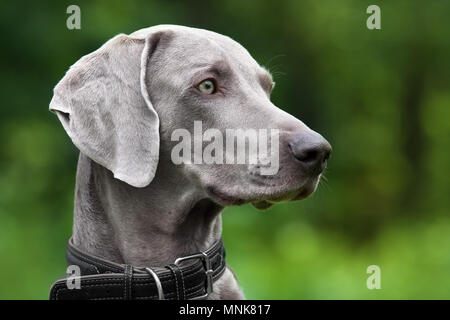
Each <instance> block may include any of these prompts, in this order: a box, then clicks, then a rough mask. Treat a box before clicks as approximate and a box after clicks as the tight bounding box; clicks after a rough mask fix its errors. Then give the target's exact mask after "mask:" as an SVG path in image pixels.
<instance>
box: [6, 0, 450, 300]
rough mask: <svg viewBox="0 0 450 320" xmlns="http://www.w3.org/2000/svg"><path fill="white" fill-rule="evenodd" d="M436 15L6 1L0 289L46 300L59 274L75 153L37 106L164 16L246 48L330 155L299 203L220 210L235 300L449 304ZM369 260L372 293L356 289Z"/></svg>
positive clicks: (440, 37)
mask: <svg viewBox="0 0 450 320" xmlns="http://www.w3.org/2000/svg"><path fill="white" fill-rule="evenodd" d="M70 4H78V5H79V6H80V7H81V27H82V29H81V30H68V29H67V28H66V19H67V17H68V14H66V8H67V6H68V5H70ZM371 4H377V5H379V6H380V7H381V26H382V29H381V30H368V29H367V28H366V19H367V17H368V16H369V15H368V14H366V8H367V7H368V6H369V5H371ZM449 14H450V2H449V1H444V0H442V1H439V0H434V1H433V0H432V1H428V2H425V1H419V0H415V1H413V0H396V1H375V0H373V1H365V0H352V1H350V0H349V1H335V0H322V1H317V0H316V1H315V0H307V1H298V0H297V1H265V2H263V1H238V0H234V1H208V2H205V1H198V2H190V3H188V2H187V1H137V0H136V1H86V2H76V1H70V2H69V1H29V2H20V1H18V2H13V1H10V2H5V1H4V2H3V3H2V5H1V9H0V31H1V34H2V36H3V41H2V50H0V57H1V59H0V65H1V79H0V81H1V82H0V88H1V89H0V90H1V93H2V102H1V108H0V134H1V136H0V139H1V140H0V141H1V146H2V147H1V148H0V298H3V299H24V298H25V299H35V298H36V299H46V298H47V297H48V290H49V286H50V284H51V283H52V281H54V280H55V279H56V278H57V277H59V276H61V275H62V274H63V273H64V270H65V260H64V250H65V245H66V240H67V239H68V237H69V236H70V234H71V224H72V209H73V193H74V183H75V180H74V179H75V169H76V161H77V150H76V148H75V147H74V146H73V145H72V143H71V142H70V139H69V138H68V137H67V136H66V134H65V132H64V131H63V129H62V127H61V126H60V124H59V121H58V120H57V118H56V117H55V116H54V115H53V114H51V113H50V112H48V104H49V101H50V99H51V97H52V89H53V86H54V85H55V84H56V83H57V81H59V79H61V78H62V76H63V75H64V73H65V71H66V70H67V69H68V67H69V66H70V65H71V64H73V63H74V62H75V61H76V60H78V59H79V58H80V57H81V56H83V55H85V54H87V53H90V52H91V51H93V50H95V49H97V48H98V47H99V46H100V45H101V44H102V43H104V42H105V41H106V40H108V39H109V38H111V37H113V36H114V35H116V34H117V33H131V32H133V31H135V30H137V29H140V28H143V27H147V26H152V25H156V24H161V23H170V24H182V25H188V26H194V27H200V28H206V29H210V30H213V31H216V32H219V33H223V34H226V35H229V36H231V37H232V38H234V39H235V40H237V41H238V42H240V43H241V44H242V45H244V46H245V47H246V48H247V49H248V50H249V51H250V53H251V54H252V55H253V56H254V57H255V59H256V60H257V61H258V62H260V63H261V64H262V65H264V66H266V67H267V68H268V69H269V70H271V71H272V73H273V75H274V78H275V81H276V82H277V86H276V88H275V90H274V92H273V95H272V101H273V102H274V103H275V104H276V105H278V106H280V107H281V108H283V109H285V110H287V111H288V112H290V113H292V114H294V115H295V116H297V117H298V118H300V119H302V120H303V121H304V122H305V123H307V124H308V125H309V126H310V127H312V128H313V129H315V130H316V131H319V132H320V133H322V134H323V135H324V136H325V137H326V138H327V139H328V140H329V141H330V142H331V144H332V145H333V148H334V151H333V155H332V157H331V159H330V161H329V169H328V170H327V172H326V177H327V181H322V183H321V185H320V186H319V189H318V191H317V192H316V193H315V194H314V195H313V196H312V197H310V198H308V199H307V200H304V201H301V202H298V203H289V204H279V205H276V206H274V207H272V208H271V209H269V210H267V211H265V212H258V211H257V210H256V209H254V208H253V207H251V206H247V205H246V206H242V207H230V208H227V209H226V210H225V212H224V214H223V218H224V242H225V244H226V247H227V250H228V262H229V264H230V265H231V266H232V267H233V269H234V270H235V272H236V273H237V275H238V279H239V281H240V283H241V284H242V286H243V289H244V292H245V294H246V296H247V297H248V298H258V299H265V298H273V299H320V298H326V299H355V298H361V299H393V298H406V299H419V298H420V299H422V298H423V299H431V298H437V299H443V298H446V299H449V298H450V274H449V273H450V216H449V209H450V197H449V189H450V172H449V169H448V165H449V163H450V150H449V146H450V141H449V140H450V90H449V77H450V66H449V58H450V20H449ZM373 264H375V265H378V266H380V268H381V287H382V289H381V290H368V289H367V287H366V279H367V277H368V276H369V275H368V274H366V268H367V267H368V266H369V265H373Z"/></svg>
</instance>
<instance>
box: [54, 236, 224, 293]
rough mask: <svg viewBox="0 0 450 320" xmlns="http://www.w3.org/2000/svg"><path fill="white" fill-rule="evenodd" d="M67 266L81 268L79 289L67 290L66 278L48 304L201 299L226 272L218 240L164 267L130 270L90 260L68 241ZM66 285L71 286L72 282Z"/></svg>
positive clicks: (87, 255) (105, 261)
mask: <svg viewBox="0 0 450 320" xmlns="http://www.w3.org/2000/svg"><path fill="white" fill-rule="evenodd" d="M66 258H67V262H68V265H76V266H78V267H79V268H80V271H81V276H80V278H79V279H80V286H79V288H78V289H77V288H73V289H69V286H68V285H67V280H68V278H63V279H60V280H57V281H56V282H55V283H54V284H53V285H52V287H51V289H50V299H51V300H66V299H88V300H128V299H138V300H154V299H179V300H183V299H202V298H206V297H207V296H208V295H209V294H210V293H211V292H212V290H213V282H214V281H215V280H217V279H218V278H219V277H220V276H221V275H222V273H223V272H224V271H225V267H226V264H225V248H224V247H223V244H222V240H219V241H218V242H216V243H215V244H214V245H212V246H211V248H209V249H208V250H206V251H205V252H199V253H196V254H192V255H188V256H185V257H181V258H178V259H176V260H175V262H174V263H173V264H169V265H167V266H165V267H152V268H145V267H133V266H131V265H122V264H117V263H114V262H111V261H107V260H104V259H101V258H99V257H95V256H92V255H90V254H87V253H85V252H82V251H81V250H79V249H77V248H76V247H75V246H74V245H73V243H72V239H70V240H69V244H68V246H67V254H66ZM69 281H71V283H72V282H73V278H72V279H71V280H70V279H69Z"/></svg>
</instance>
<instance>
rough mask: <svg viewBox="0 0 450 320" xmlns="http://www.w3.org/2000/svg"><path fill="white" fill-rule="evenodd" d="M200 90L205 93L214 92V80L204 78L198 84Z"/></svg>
mask: <svg viewBox="0 0 450 320" xmlns="http://www.w3.org/2000/svg"><path fill="white" fill-rule="evenodd" d="M197 88H198V90H200V91H201V92H203V93H205V94H213V93H214V92H216V86H215V84H214V82H213V81H212V80H204V81H202V82H201V83H200V84H199V85H198V86H197Z"/></svg>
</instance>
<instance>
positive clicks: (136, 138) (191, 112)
mask: <svg viewBox="0 0 450 320" xmlns="http://www.w3.org/2000/svg"><path fill="white" fill-rule="evenodd" d="M273 87H274V82H273V80H272V77H271V75H270V74H269V72H268V71H267V70H266V69H264V68H263V67H261V66H260V65H259V64H258V63H257V62H256V61H255V60H254V59H253V58H252V57H251V55H250V54H249V53H248V51H247V50H246V49H245V48H244V47H243V46H241V45H240V44H239V43H237V42H236V41H234V40H232V39H231V38H229V37H227V36H224V35H220V34H217V33H215V32H212V31H207V30H202V29H196V28H190V27H183V26H175V25H159V26H154V27H150V28H145V29H141V30H139V31H136V32H134V33H132V34H130V35H125V34H120V35H117V36H115V37H114V38H112V39H110V40H109V41H107V42H106V43H105V44H104V45H103V46H101V47H100V48H99V49H98V50H96V51H94V52H92V53H90V54H88V55H86V56H84V57H82V58H81V59H80V60H79V61H78V62H76V63H75V64H74V65H73V66H72V67H71V68H70V69H69V70H68V72H67V73H66V74H65V76H64V77H63V78H62V80H61V81H60V82H59V83H58V84H57V85H56V87H55V89H54V96H53V98H52V101H51V103H50V110H51V111H52V112H54V113H56V115H57V117H58V119H59V120H60V122H61V124H62V126H63V127H64V129H65V131H66V132H67V134H68V136H69V137H70V138H71V140H72V142H73V143H74V145H75V146H76V147H77V148H78V149H79V151H80V155H79V160H78V167H77V174H76V186H75V201H74V224H73V235H72V240H71V241H72V244H73V246H74V247H75V248H77V249H78V250H80V252H85V253H86V254H88V255H89V256H90V257H98V258H101V259H105V260H107V261H110V262H113V263H115V264H117V265H131V266H147V267H148V266H156V267H159V268H161V267H163V266H166V265H169V264H172V263H173V261H175V260H176V259H177V257H183V256H186V255H188V254H190V253H193V252H205V251H206V250H207V249H208V248H210V247H211V246H213V245H214V243H217V242H218V241H220V238H221V232H222V224H221V221H222V220H221V211H222V209H223V208H224V207H225V206H230V205H241V204H244V203H252V204H253V205H254V206H255V207H257V208H259V209H264V208H267V207H269V206H271V205H272V204H274V203H277V202H280V201H293V200H300V199H303V198H306V197H307V196H308V195H310V194H311V193H312V192H314V190H315V188H316V186H317V184H318V182H319V179H320V176H321V173H322V172H323V170H324V169H325V167H326V164H327V159H328V157H329V155H330V152H331V146H330V144H329V143H328V142H327V141H326V140H325V139H324V138H323V137H322V136H321V135H320V134H318V133H316V132H315V131H313V130H311V129H310V128H308V127H307V126H306V125H305V124H304V123H303V122H301V121H300V120H298V119H296V118H295V117H293V116H292V115H290V114H288V113H286V112H284V111H283V110H281V109H279V108H277V107H276V106H275V105H274V104H272V102H271V101H270V93H271V90H272V88H273ZM199 120H200V121H202V125H203V127H204V129H208V128H217V129H218V130H219V131H224V130H226V129H239V128H241V129H249V128H251V129H255V130H260V129H277V130H278V132H279V146H278V154H279V169H278V171H277V173H276V174H274V175H263V174H262V173H261V168H262V166H259V165H248V164H232V165H230V164H205V163H195V162H190V163H189V162H188V163H183V164H174V162H173V159H172V149H173V148H174V146H175V144H176V141H174V140H173V136H172V133H173V131H174V130H176V129H178V128H184V129H186V130H187V131H188V132H192V131H193V128H194V123H195V121H199ZM136 269H138V268H136ZM171 270H172V269H171ZM150 272H151V270H150ZM97 273H100V272H98V270H97ZM174 273H175V278H176V279H175V280H177V279H178V280H179V279H182V276H183V274H181V278H180V277H178V278H177V277H176V275H177V274H178V276H179V272H178V273H177V272H176V270H175V271H174ZM140 276H142V277H144V276H143V275H140ZM152 277H153V278H155V275H154V274H153V273H152ZM125 279H126V278H125ZM129 279H131V280H133V279H134V278H133V276H130V278H129ZM131 280H130V281H131ZM157 280H158V279H156V280H155V281H156V282H159V281H157ZM143 281H144V280H143ZM146 281H147V280H146ZM148 281H151V279H150V278H149V280H148ZM183 281H184V280H183ZM128 284H129V282H128ZM176 284H177V286H178V285H179V284H180V282H176ZM82 285H83V283H82ZM130 288H131V287H130ZM211 288H212V289H211V290H210V291H209V292H208V294H207V298H208V299H244V294H243V292H242V289H241V288H240V286H239V284H238V281H237V279H236V277H235V276H234V274H233V272H232V270H231V269H230V267H229V266H225V268H224V271H223V272H221V274H220V276H218V277H216V278H214V281H213V284H211ZM131 289H132V288H131ZM125 290H126V288H125ZM163 291H164V288H162V287H159V289H158V292H159V294H162V293H164V292H163ZM174 297H175V298H180V295H179V294H178V295H175V296H174ZM183 297H186V296H183ZM205 297H206V295H205ZM131 298H133V296H131ZM160 298H161V296H160ZM166 298H167V296H166Z"/></svg>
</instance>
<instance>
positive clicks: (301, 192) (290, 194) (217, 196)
mask: <svg viewBox="0 0 450 320" xmlns="http://www.w3.org/2000/svg"><path fill="white" fill-rule="evenodd" d="M312 191H313V190H312V189H311V188H309V187H308V186H305V185H302V186H299V187H297V188H295V189H290V190H289V191H282V192H277V193H275V194H274V195H272V196H270V197H267V198H259V199H258V198H257V199H243V198H238V197H234V196H230V195H229V194H226V193H224V192H222V191H220V190H218V189H217V188H215V187H212V186H209V187H207V188H206V192H207V194H208V195H209V196H210V197H211V198H212V199H213V200H216V202H218V203H219V204H221V205H224V206H229V205H242V204H244V203H251V204H252V205H253V206H254V207H255V208H257V209H266V208H268V207H270V206H272V205H273V204H275V203H279V202H283V201H295V200H301V199H304V198H306V197H307V196H309V195H310V194H311V193H312Z"/></svg>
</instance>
